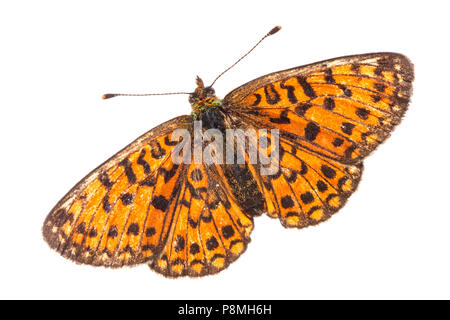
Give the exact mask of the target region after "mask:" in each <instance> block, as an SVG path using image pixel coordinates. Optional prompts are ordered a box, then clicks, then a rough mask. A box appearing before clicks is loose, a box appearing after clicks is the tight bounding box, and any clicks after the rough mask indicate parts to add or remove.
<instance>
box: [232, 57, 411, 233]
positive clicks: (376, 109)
mask: <svg viewBox="0 0 450 320" xmlns="http://www.w3.org/2000/svg"><path fill="white" fill-rule="evenodd" d="M413 78H414V72H413V66H412V64H411V63H410V61H409V60H408V59H407V58H406V57H404V56H402V55H400V54H395V53H375V54H366V55H358V56H349V57H343V58H337V59H332V60H327V61H323V62H319V63H315V64H311V65H307V66H303V67H298V68H293V69H289V70H285V71H280V72H276V73H272V74H269V75H266V76H263V77H261V78H258V79H255V80H253V81H250V82H249V83H247V84H245V85H243V86H241V87H239V88H237V89H235V90H233V91H232V92H230V93H229V94H228V95H227V96H226V97H225V98H224V104H225V106H226V108H227V109H226V110H227V112H228V113H229V114H230V117H232V118H234V119H235V122H240V123H242V124H245V125H247V126H248V127H251V128H255V129H278V130H279V132H280V160H279V164H280V170H279V172H278V173H277V174H275V175H273V176H270V175H268V176H264V175H261V174H260V173H259V171H258V170H252V173H253V174H254V178H255V179H256V180H258V181H260V184H259V185H260V188H261V189H262V191H263V193H264V195H265V198H266V204H267V210H268V214H269V215H271V216H278V217H279V218H280V219H281V221H282V223H283V225H285V226H296V227H304V226H307V225H310V224H314V223H317V222H320V221H323V220H326V219H327V218H328V217H330V215H331V214H332V213H334V212H336V211H337V210H338V209H339V208H341V207H342V206H343V205H344V203H345V201H346V199H347V198H348V196H349V195H350V194H351V193H352V192H353V191H354V190H355V188H356V186H357V185H358V182H359V179H360V176H361V170H362V159H363V158H364V157H365V156H367V155H368V154H369V153H370V152H372V151H373V150H374V149H375V148H376V147H377V146H378V145H379V144H380V143H381V142H383V141H384V140H385V139H386V138H387V137H388V136H389V134H390V132H391V131H392V129H393V128H394V127H395V125H397V124H398V123H399V122H400V121H401V118H402V116H403V114H404V112H405V111H406V109H407V106H408V102H409V98H410V95H411V91H412V86H411V83H412V80H413Z"/></svg>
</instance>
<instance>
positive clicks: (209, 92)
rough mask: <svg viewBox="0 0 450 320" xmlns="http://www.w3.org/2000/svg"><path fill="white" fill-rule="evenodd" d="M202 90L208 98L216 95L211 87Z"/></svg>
mask: <svg viewBox="0 0 450 320" xmlns="http://www.w3.org/2000/svg"><path fill="white" fill-rule="evenodd" d="M204 90H205V93H206V95H208V96H213V95H214V94H215V93H216V92H215V91H214V89H213V88H211V87H207V88H205V89H204Z"/></svg>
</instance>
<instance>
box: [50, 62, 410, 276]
mask: <svg viewBox="0 0 450 320" xmlns="http://www.w3.org/2000/svg"><path fill="white" fill-rule="evenodd" d="M413 77H414V75H413V66H412V64H411V62H410V61H409V60H408V59H407V58H406V57H404V56H402V55H400V54H395V53H375V54H366V55H357V56H349V57H342V58H337V59H332V60H327V61H323V62H318V63H314V64H311V65H306V66H302V67H297V68H293V69H289V70H285V71H280V72H276V73H272V74H269V75H266V76H263V77H261V78H258V79H256V80H253V81H251V82H249V83H247V84H245V85H243V86H241V87H239V88H237V89H235V90H233V91H232V92H230V93H229V94H228V95H227V96H226V97H225V98H224V99H223V100H218V98H216V97H215V96H214V99H216V100H214V99H212V98H211V97H210V96H209V95H212V94H213V93H211V92H213V90H212V88H209V87H206V88H204V87H203V83H202V82H201V80H198V81H197V82H198V88H197V89H196V92H195V94H196V96H193V97H191V98H192V99H190V100H191V104H193V105H194V104H195V106H196V109H195V110H202V112H205V114H204V115H203V116H204V117H203V122H204V126H205V128H204V129H208V127H209V128H211V127H213V128H218V129H220V130H224V129H226V128H246V129H256V131H257V132H259V131H258V129H268V130H267V131H266V136H267V137H266V138H267V139H268V140H269V141H270V140H271V139H272V136H271V133H270V129H278V130H279V133H280V135H279V142H280V145H279V156H278V159H277V160H278V161H277V163H278V164H279V167H278V168H276V170H275V174H272V175H262V174H261V173H260V168H261V164H259V163H257V164H252V163H250V162H249V158H248V154H246V153H245V160H246V161H245V163H244V164H222V165H213V164H175V163H174V162H173V160H172V157H171V155H172V153H173V152H174V149H175V146H176V145H177V144H178V143H183V141H181V140H178V141H175V139H172V132H173V130H175V129H179V128H185V129H187V130H189V132H190V133H191V136H192V126H193V121H194V119H202V115H201V114H194V115H193V116H181V117H178V118H175V119H173V120H170V121H168V122H166V123H164V124H162V125H160V126H158V127H156V128H154V129H152V130H150V131H149V132H148V133H146V134H144V135H143V136H141V137H140V138H138V139H137V140H136V141H134V142H133V143H131V144H130V145H129V146H127V147H126V148H125V149H123V150H122V151H120V152H119V153H117V154H116V155H114V156H113V157H112V158H111V159H109V160H107V161H106V162H105V163H104V164H102V165H101V166H99V167H98V168H97V169H95V170H94V171H92V172H91V173H90V174H89V175H87V176H86V177H85V178H84V179H83V180H81V181H80V182H79V183H78V184H77V185H76V186H75V187H74V188H73V189H72V190H71V191H70V192H69V193H68V194H67V195H66V196H65V197H64V198H63V199H62V200H61V201H60V202H59V203H58V204H57V205H56V206H55V207H54V208H53V209H52V211H51V212H50V214H49V215H48V217H47V218H46V220H45V222H44V226H43V234H44V238H45V240H46V241H47V242H48V244H49V245H50V247H52V248H53V249H55V250H56V251H58V252H59V253H60V254H61V255H63V256H64V257H66V258H69V259H71V260H74V261H76V262H78V263H83V264H90V265H95V266H107V267H121V266H124V265H136V264H142V263H148V264H149V266H150V268H151V269H153V270H155V271H157V272H159V273H161V274H163V275H165V276H169V277H178V276H186V275H187V276H203V275H208V274H213V273H217V272H219V271H220V270H223V269H224V268H226V267H227V266H228V265H229V264H230V263H231V262H232V261H234V260H235V259H237V258H238V257H239V256H240V255H241V254H242V253H243V252H244V251H245V249H246V247H247V244H248V243H249V241H250V233H251V231H252V229H253V219H254V217H256V216H258V215H260V214H263V213H266V214H268V215H269V216H270V217H274V218H275V217H276V218H279V219H280V221H281V223H282V225H283V226H285V227H296V228H302V227H306V226H309V225H313V224H317V223H319V222H322V221H324V220H326V219H328V218H329V217H330V216H331V215H332V214H333V213H335V212H336V211H338V210H339V209H340V208H341V207H342V206H343V205H344V204H345V202H346V200H347V199H348V197H349V196H350V195H351V194H352V193H353V192H354V190H355V189H356V187H357V185H358V183H359V181H360V178H361V174H362V170H363V163H362V160H363V159H364V157H366V156H367V155H369V154H370V153H371V152H372V151H373V150H374V149H375V148H376V147H377V146H378V145H379V144H380V143H382V142H383V141H384V140H385V139H386V138H387V137H388V136H389V134H390V132H391V131H392V130H393V128H394V127H395V126H396V125H397V124H399V123H400V121H401V119H402V117H403V115H404V113H405V111H406V109H407V106H408V103H409V99H410V96H411V92H412V86H411V83H412V81H413ZM203 93H205V97H207V98H206V99H205V100H202V99H203V96H202V94H203ZM208 99H209V100H208ZM211 99H212V100H213V101H214V110H213V111H211V110H212V109H211V110H209V111H211V112H209V111H208V110H207V109H208V104H207V103H204V101H212V100H211ZM222 102H223V104H222ZM204 110H207V111H204ZM199 112H200V111H199ZM208 112H209V113H208ZM211 119H212V120H211ZM258 138H259V136H258ZM192 141H193V139H192ZM191 143H192V142H191ZM233 143H234V142H233ZM269 152H270V151H269Z"/></svg>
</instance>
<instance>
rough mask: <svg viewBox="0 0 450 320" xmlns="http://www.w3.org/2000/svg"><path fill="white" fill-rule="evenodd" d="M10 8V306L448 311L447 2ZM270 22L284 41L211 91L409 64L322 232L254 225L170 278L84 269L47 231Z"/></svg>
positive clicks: (1, 237)
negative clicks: (338, 63)
mask: <svg viewBox="0 0 450 320" xmlns="http://www.w3.org/2000/svg"><path fill="white" fill-rule="evenodd" d="M419 3H423V2H422V1H417V2H414V1H408V2H406V1H370V2H365V1H364V2H363V1H322V2H320V3H318V2H316V1H279V0H277V1H274V0H272V1H255V2H253V1H226V2H224V1H221V2H218V1H217V2H212V1H170V2H169V1H152V2H150V1H111V0H109V1H73V2H71V3H69V2H68V1H48V0H42V1H8V2H6V1H3V2H2V4H1V5H0V32H1V34H0V46H1V48H0V108H1V117H0V120H1V122H0V134H1V138H0V139H1V140H0V141H1V157H0V165H1V175H0V188H1V189H0V197H1V198H0V199H1V209H0V214H1V217H0V249H1V250H0V261H1V263H0V298H126V299H127V298H138V299H141V298H142V299H187V298H191V299H204V298H210V299H214V298H223V299H227V298H235V299H241V298H242V299H244V298H245V299H281V298H282V299H300V298H306V299H314V298H327V299H328V298H343V299H347V298H363V299H366V298H388V299H390V298H450V289H449V288H450V275H449V274H450V273H449V270H450V256H449V240H450V236H449V232H450V215H449V214H450V210H449V195H448V194H449V183H450V174H449V173H450V169H449V163H448V161H449V157H448V151H447V148H448V145H449V141H450V139H449V138H450V137H449V134H448V127H449V124H448V123H449V122H448V121H449V116H450V112H449V110H450V105H449V104H450V103H449V99H448V93H449V88H450V87H449V85H450V77H449V71H450V70H449V63H448V57H449V54H450V52H449V47H448V32H449V26H450V24H449V21H448V12H449V10H448V8H445V7H444V6H445V1H442V2H438V1H427V2H426V4H419ZM275 25H282V27H283V29H282V30H281V31H280V32H279V33H278V34H277V35H275V36H273V37H271V38H269V39H267V40H266V41H265V42H264V43H263V45H262V46H261V47H259V48H258V49H257V50H256V51H255V52H254V53H252V55H250V56H249V57H248V58H247V59H245V60H244V61H243V62H242V63H240V64H239V65H238V66H237V67H236V68H234V69H233V70H232V71H230V72H229V73H227V74H226V75H225V76H224V77H223V78H221V80H220V81H219V82H218V83H217V84H216V85H215V89H216V92H217V94H218V95H219V96H221V97H223V96H225V94H226V93H227V92H229V91H230V90H232V89H233V88H235V87H237V86H239V85H241V84H243V83H245V82H247V81H249V80H251V79H253V78H255V77H257V76H261V75H263V74H266V73H269V72H273V71H277V70H282V69H286V68H290V67H294V66H298V65H302V64H307V63H312V62H315V61H319V60H323V59H328V58H333V57H337V56H342V55H348V54H359V53H368V52H377V51H394V52H400V53H403V54H405V55H407V56H408V57H409V58H410V59H411V60H412V61H413V62H414V64H415V68H416V69H415V70H416V80H415V82H414V95H413V98H412V103H411V105H410V109H409V111H408V112H407V114H406V116H405V118H404V120H403V122H402V124H401V125H400V126H399V127H398V128H397V129H396V130H395V132H394V134H393V136H392V137H391V138H390V139H389V140H388V141H387V142H386V143H385V144H383V145H382V146H381V147H380V148H379V149H378V150H377V151H376V152H375V153H374V154H373V155H372V156H371V157H369V158H368V159H367V160H366V161H365V172H364V175H363V179H362V182H361V184H360V186H359V188H358V190H357V192H356V193H355V194H354V195H353V196H352V197H351V198H350V200H349V202H348V203H347V205H346V206H345V207H344V208H343V209H342V210H341V211H340V212H339V213H338V214H337V215H335V216H334V217H333V218H332V219H330V220H329V221H328V222H326V223H324V224H322V225H319V226H317V227H312V228H308V229H305V230H286V229H284V228H283V227H282V226H281V224H280V223H279V222H278V221H276V220H271V219H269V218H267V217H260V218H257V219H255V230H254V231H253V233H252V242H251V244H250V245H249V248H248V250H247V252H246V253H244V254H243V255H242V256H241V257H240V258H239V259H238V260H237V261H236V262H234V263H233V264H232V265H231V266H230V267H229V268H228V269H227V270H225V271H223V272H221V273H219V274H217V275H214V276H209V277H205V278H201V279H189V278H183V279H177V280H173V279H166V278H164V277H162V276H161V275H159V274H156V273H154V272H152V271H151V270H149V268H148V267H147V266H146V265H142V266H138V267H134V268H123V269H117V270H110V269H104V268H94V267H90V266H80V265H76V264H74V263H72V262H71V261H68V260H65V259H63V258H62V257H60V256H59V255H58V254H57V253H56V252H54V251H52V250H50V249H49V248H48V247H47V245H46V244H45V242H44V241H43V239H42V236H41V226H42V223H43V221H44V219H45V217H46V215H47V213H48V212H49V211H50V209H51V208H52V207H53V206H54V205H55V204H56V202H57V201H58V200H59V199H60V198H61V197H62V196H63V195H64V194H65V193H66V192H67V191H68V190H69V189H70V188H71V187H72V186H73V185H74V184H75V183H76V182H78V180H79V179H81V178H82V177H83V176H84V175H85V174H87V173H88V172H89V171H90V170H91V169H93V168H95V167H96V166H97V165H98V164H100V163H102V162H103V161H104V160H105V159H106V158H108V157H110V156H111V155H112V154H114V153H115V152H116V151H118V150H119V149H121V148H122V147H124V146H125V145H126V144H128V143H129V142H131V141H132V140H134V139H135V138H136V137H137V136H139V135H141V134H142V133H144V132H146V131H147V130H149V129H151V128H153V127H155V126H156V125H158V124H160V123H161V122H164V121H166V120H168V119H171V118H173V117H175V116H178V115H181V114H187V113H189V112H190V106H189V103H188V101H187V96H166V97H149V98H122V97H121V98H115V99H111V100H105V101H103V100H101V99H100V97H101V95H102V94H103V93H106V92H116V91H122V92H166V91H191V90H193V89H194V87H195V83H194V79H195V76H196V75H200V76H201V77H203V79H204V80H205V82H206V83H210V82H211V81H212V80H213V79H214V78H215V77H216V76H217V75H218V74H219V73H220V72H221V71H223V70H224V69H225V68H226V67H228V66H229V65H230V64H232V63H233V62H234V61H235V59H237V58H238V57H239V56H240V55H242V54H243V53H244V52H245V51H246V50H248V49H249V48H250V47H251V46H252V45H253V44H254V43H255V42H256V41H257V40H258V39H259V38H260V37H261V36H262V35H264V34H265V33H266V32H267V31H268V30H270V29H271V28H272V27H274V26H275Z"/></svg>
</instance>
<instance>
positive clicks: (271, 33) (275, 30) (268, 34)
mask: <svg viewBox="0 0 450 320" xmlns="http://www.w3.org/2000/svg"><path fill="white" fill-rule="evenodd" d="M280 29H281V27H280V26H276V27H275V28H273V29H272V30H270V31H269V32H268V33H267V34H266V35H265V36H264V37H262V38H261V40H259V41H258V43H257V44H255V45H254V46H253V48H251V49H250V50H249V51H248V52H247V53H246V54H244V55H243V56H242V57H240V58H239V59H238V60H237V61H236V62H235V63H233V64H232V65H231V66H230V67H228V68H227V69H225V71H224V72H222V73H221V74H219V75H218V76H217V78H216V79H215V80H214V81H213V83H211V85H210V87H212V86H213V85H214V83H216V81H217V79H219V78H220V77H221V76H222V75H223V74H224V73H225V72H227V71H228V70H230V69H231V68H233V67H234V66H235V65H237V64H238V63H239V62H240V61H241V60H242V59H244V58H245V57H246V56H248V55H249V54H250V52H252V51H253V50H255V48H256V47H257V46H258V45H259V44H260V43H261V42H262V41H263V40H264V39H265V38H267V37H268V36H271V35H273V34H275V33H277V32H278V31H280Z"/></svg>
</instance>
